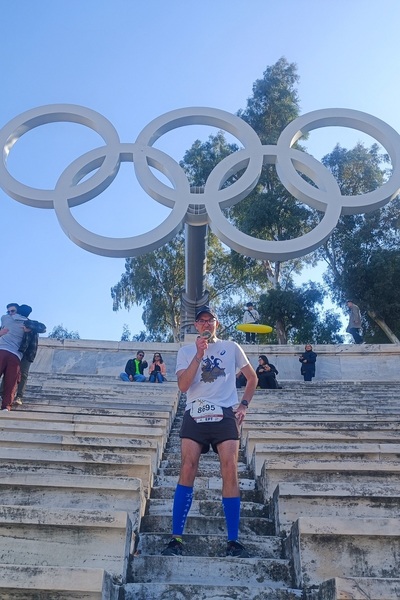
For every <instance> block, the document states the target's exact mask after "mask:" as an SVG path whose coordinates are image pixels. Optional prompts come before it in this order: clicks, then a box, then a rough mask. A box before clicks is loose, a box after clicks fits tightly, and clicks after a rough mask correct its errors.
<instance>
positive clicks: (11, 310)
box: [7, 308, 17, 315]
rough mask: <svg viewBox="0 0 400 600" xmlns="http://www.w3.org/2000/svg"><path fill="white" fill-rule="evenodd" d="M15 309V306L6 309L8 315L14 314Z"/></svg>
mask: <svg viewBox="0 0 400 600" xmlns="http://www.w3.org/2000/svg"><path fill="white" fill-rule="evenodd" d="M16 312H17V311H16V310H15V308H11V309H10V310H8V311H7V314H8V315H13V314H15V313H16Z"/></svg>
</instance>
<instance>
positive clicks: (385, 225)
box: [318, 143, 400, 343]
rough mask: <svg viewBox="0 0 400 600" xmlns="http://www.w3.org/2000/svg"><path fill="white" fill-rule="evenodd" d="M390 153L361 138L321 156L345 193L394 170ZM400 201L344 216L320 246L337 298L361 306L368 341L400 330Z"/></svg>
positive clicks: (369, 186)
mask: <svg viewBox="0 0 400 600" xmlns="http://www.w3.org/2000/svg"><path fill="white" fill-rule="evenodd" d="M387 161H388V157H387V155H385V154H382V153H381V152H380V150H379V146H378V145H377V144H373V145H372V146H371V147H370V148H366V147H365V146H364V145H363V144H361V143H359V144H357V145H356V146H355V147H354V148H353V149H351V150H347V149H345V148H341V147H340V146H339V145H337V146H336V147H335V148H334V150H333V151H332V153H330V154H328V155H327V156H325V157H324V158H323V159H322V162H323V163H324V165H325V166H326V167H327V168H329V169H330V170H331V171H332V173H333V174H334V176H335V177H336V180H337V181H338V184H339V187H340V189H341V193H342V194H344V195H358V194H362V193H366V192H369V191H372V190H374V189H376V188H378V187H379V186H381V185H382V184H383V183H384V181H385V180H386V178H387V177H388V175H389V173H390V171H389V169H388V163H387ZM399 224H400V201H399V198H395V199H394V200H392V201H391V202H390V203H389V204H387V205H385V206H384V207H383V208H381V209H379V210H375V211H373V212H371V213H366V214H361V215H348V216H343V217H341V218H340V220H339V223H338V225H337V227H336V228H335V230H334V231H333V233H332V235H331V236H330V238H329V239H328V240H327V241H326V242H325V244H324V245H323V246H322V247H321V248H320V249H319V251H318V254H319V256H320V257H321V258H322V259H323V260H325V262H326V264H327V270H326V273H325V276H324V280H325V282H326V284H327V285H328V287H329V290H330V293H331V295H332V297H333V298H334V300H335V301H336V302H337V303H338V304H342V305H344V304H345V301H346V299H353V300H354V302H355V303H356V304H357V305H358V306H359V307H360V309H361V311H362V314H363V319H364V328H365V336H364V338H365V339H366V341H370V342H382V341H386V342H387V340H388V339H389V340H390V341H392V342H395V343H399V340H398V336H399V335H400V305H399V301H398V298H399V297H400V272H399V268H400V250H399V242H400V232H399Z"/></svg>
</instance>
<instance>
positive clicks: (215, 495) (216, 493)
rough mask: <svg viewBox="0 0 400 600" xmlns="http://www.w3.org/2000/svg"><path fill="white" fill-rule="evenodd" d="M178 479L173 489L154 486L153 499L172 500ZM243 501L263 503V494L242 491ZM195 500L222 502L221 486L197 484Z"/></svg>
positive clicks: (253, 490)
mask: <svg viewBox="0 0 400 600" xmlns="http://www.w3.org/2000/svg"><path fill="white" fill-rule="evenodd" d="M176 483H177V479H175V486H171V487H156V486H153V487H152V488H151V495H150V497H151V498H157V499H168V500H172V499H173V497H174V493H175V488H176ZM240 495H241V498H242V501H245V502H262V494H261V492H260V491H258V490H256V489H254V488H253V489H249V490H246V489H242V490H241V492H240ZM194 498H196V499H197V500H207V501H210V500H215V501H221V486H220V487H219V488H218V489H212V488H201V487H200V488H199V487H197V482H196V483H195V488H194Z"/></svg>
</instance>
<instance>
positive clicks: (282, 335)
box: [275, 320, 287, 344]
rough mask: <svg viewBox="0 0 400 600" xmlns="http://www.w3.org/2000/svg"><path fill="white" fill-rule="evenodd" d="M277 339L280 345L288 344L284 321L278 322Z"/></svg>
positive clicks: (276, 325) (276, 327) (276, 324)
mask: <svg viewBox="0 0 400 600" xmlns="http://www.w3.org/2000/svg"><path fill="white" fill-rule="evenodd" d="M275 329H276V337H277V338H278V344H287V335H286V331H285V327H284V325H283V323H282V321H280V320H278V321H276V323H275Z"/></svg>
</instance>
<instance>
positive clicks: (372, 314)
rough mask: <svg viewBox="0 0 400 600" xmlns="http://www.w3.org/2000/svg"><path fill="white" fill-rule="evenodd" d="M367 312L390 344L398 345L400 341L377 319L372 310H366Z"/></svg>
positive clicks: (381, 320)
mask: <svg viewBox="0 0 400 600" xmlns="http://www.w3.org/2000/svg"><path fill="white" fill-rule="evenodd" d="M367 312H368V315H369V316H370V317H371V319H372V320H373V321H375V323H376V324H377V325H378V326H379V327H380V328H381V329H382V331H383V333H384V334H385V335H387V337H388V338H389V340H390V341H391V342H392V344H400V340H399V339H398V338H397V337H396V336H395V334H394V333H393V331H392V330H391V329H390V327H388V326H387V325H386V322H385V321H384V320H383V319H380V318H379V317H378V315H377V314H376V312H375V311H374V310H368V311H367Z"/></svg>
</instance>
